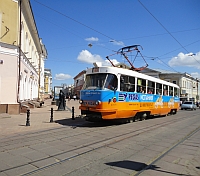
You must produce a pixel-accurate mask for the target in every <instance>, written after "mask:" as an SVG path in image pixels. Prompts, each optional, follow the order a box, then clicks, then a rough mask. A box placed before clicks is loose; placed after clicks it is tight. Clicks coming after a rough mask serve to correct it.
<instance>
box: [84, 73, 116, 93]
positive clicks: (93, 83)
mask: <svg viewBox="0 0 200 176" xmlns="http://www.w3.org/2000/svg"><path fill="white" fill-rule="evenodd" d="M103 89H110V90H115V89H117V77H116V75H114V74H107V73H100V74H91V75H87V76H86V79H85V84H84V86H83V88H82V90H103Z"/></svg>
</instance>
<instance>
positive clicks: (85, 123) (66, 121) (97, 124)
mask: <svg viewBox="0 0 200 176" xmlns="http://www.w3.org/2000/svg"><path fill="white" fill-rule="evenodd" d="M54 122H55V123H59V124H60V125H66V126H76V127H82V128H84V127H89V128H94V127H106V126H113V125H121V124H123V123H120V122H118V121H100V122H88V121H86V120H85V119H83V118H75V120H72V119H61V120H56V121H54Z"/></svg>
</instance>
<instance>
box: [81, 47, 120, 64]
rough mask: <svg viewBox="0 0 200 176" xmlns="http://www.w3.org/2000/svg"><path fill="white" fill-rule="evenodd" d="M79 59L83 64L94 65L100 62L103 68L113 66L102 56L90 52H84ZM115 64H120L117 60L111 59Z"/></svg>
mask: <svg viewBox="0 0 200 176" xmlns="http://www.w3.org/2000/svg"><path fill="white" fill-rule="evenodd" d="M77 59H78V60H79V61H82V62H86V63H89V64H93V63H94V62H100V63H101V65H102V66H111V63H110V62H109V61H108V60H107V59H106V60H103V59H102V57H101V56H100V55H97V54H92V53H90V52H89V51H88V50H82V51H81V52H80V53H79V55H78V57H77ZM110 60H111V62H113V64H118V63H119V62H118V61H117V60H116V59H110Z"/></svg>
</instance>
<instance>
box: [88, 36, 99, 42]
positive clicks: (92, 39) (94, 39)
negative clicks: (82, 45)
mask: <svg viewBox="0 0 200 176" xmlns="http://www.w3.org/2000/svg"><path fill="white" fill-rule="evenodd" d="M85 40H86V41H88V42H98V41H99V39H98V38H97V37H96V38H95V37H90V38H86V39H85Z"/></svg>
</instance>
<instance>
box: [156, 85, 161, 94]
mask: <svg viewBox="0 0 200 176" xmlns="http://www.w3.org/2000/svg"><path fill="white" fill-rule="evenodd" d="M156 94H158V95H161V94H162V84H160V83H156Z"/></svg>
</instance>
